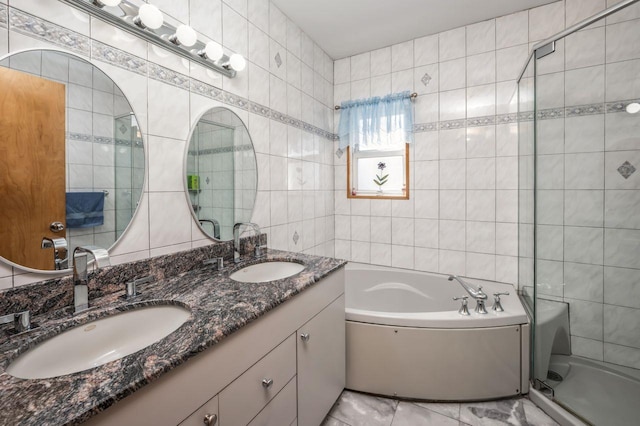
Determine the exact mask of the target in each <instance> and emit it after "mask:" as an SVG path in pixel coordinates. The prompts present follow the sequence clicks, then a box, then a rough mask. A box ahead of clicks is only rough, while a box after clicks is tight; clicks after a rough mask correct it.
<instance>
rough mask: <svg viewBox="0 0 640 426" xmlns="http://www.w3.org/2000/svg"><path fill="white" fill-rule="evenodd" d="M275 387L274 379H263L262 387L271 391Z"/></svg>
mask: <svg viewBox="0 0 640 426" xmlns="http://www.w3.org/2000/svg"><path fill="white" fill-rule="evenodd" d="M271 385H273V379H262V387H263V388H265V389H269V388H270V387H271Z"/></svg>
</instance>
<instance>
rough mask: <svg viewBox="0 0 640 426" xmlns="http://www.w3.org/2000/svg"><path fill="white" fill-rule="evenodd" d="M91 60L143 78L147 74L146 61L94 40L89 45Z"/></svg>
mask: <svg viewBox="0 0 640 426" xmlns="http://www.w3.org/2000/svg"><path fill="white" fill-rule="evenodd" d="M91 59H95V60H98V61H100V62H106V63H108V64H111V65H114V66H116V67H118V68H122V69H125V70H127V71H131V72H134V73H136V74H140V75H144V76H146V75H147V73H148V67H147V61H145V60H144V59H142V58H138V57H137V56H133V55H130V54H129V53H127V52H125V51H124V50H120V49H117V48H115V47H113V46H109V45H107V44H103V43H100V42H99V41H96V40H93V41H92V43H91Z"/></svg>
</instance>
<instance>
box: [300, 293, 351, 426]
mask: <svg viewBox="0 0 640 426" xmlns="http://www.w3.org/2000/svg"><path fill="white" fill-rule="evenodd" d="M344 316H345V313H344V295H342V296H341V297H339V298H338V299H336V300H335V301H334V302H333V303H331V304H330V305H329V306H327V307H326V308H325V309H324V310H322V312H320V313H319V314H318V315H316V316H315V317H313V318H312V319H311V320H309V321H308V322H307V323H306V324H305V325H303V326H302V327H300V329H299V330H298V425H300V426H317V425H319V424H320V423H322V420H323V419H324V418H325V416H326V415H327V413H328V412H329V410H330V409H331V406H332V405H333V403H334V402H335V401H336V398H337V395H340V392H342V390H343V389H344V383H345V377H346V376H345V362H346V361H345V353H346V352H345V339H343V338H342V335H341V334H342V328H343V327H344V324H345V318H344Z"/></svg>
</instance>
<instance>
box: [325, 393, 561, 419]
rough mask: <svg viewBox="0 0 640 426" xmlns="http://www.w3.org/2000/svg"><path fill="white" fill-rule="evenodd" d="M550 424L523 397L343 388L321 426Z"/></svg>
mask: <svg viewBox="0 0 640 426" xmlns="http://www.w3.org/2000/svg"><path fill="white" fill-rule="evenodd" d="M423 425H424V426H432V425H433V426H466V425H471V426H485V425H516V426H552V425H557V423H556V422H555V421H554V420H553V419H551V417H549V416H547V415H546V414H545V413H544V412H543V411H542V410H541V409H540V408H538V407H537V406H536V405H535V404H533V403H532V402H531V401H529V400H528V399H527V398H514V399H503V400H499V401H489V402H469V403H436V402H433V403H430V402H410V401H399V400H396V399H391V398H383V397H376V396H373V395H367V394H362V393H358V392H352V391H348V390H345V391H343V392H342V395H341V396H340V398H338V401H336V403H335V404H334V406H333V408H332V409H331V411H330V412H329V414H328V415H327V417H326V418H325V420H324V422H323V423H322V426H423Z"/></svg>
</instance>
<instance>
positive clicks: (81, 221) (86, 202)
mask: <svg viewBox="0 0 640 426" xmlns="http://www.w3.org/2000/svg"><path fill="white" fill-rule="evenodd" d="M103 223H104V192H102V191H100V192H67V228H92V227H94V226H100V225H102V224H103Z"/></svg>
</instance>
